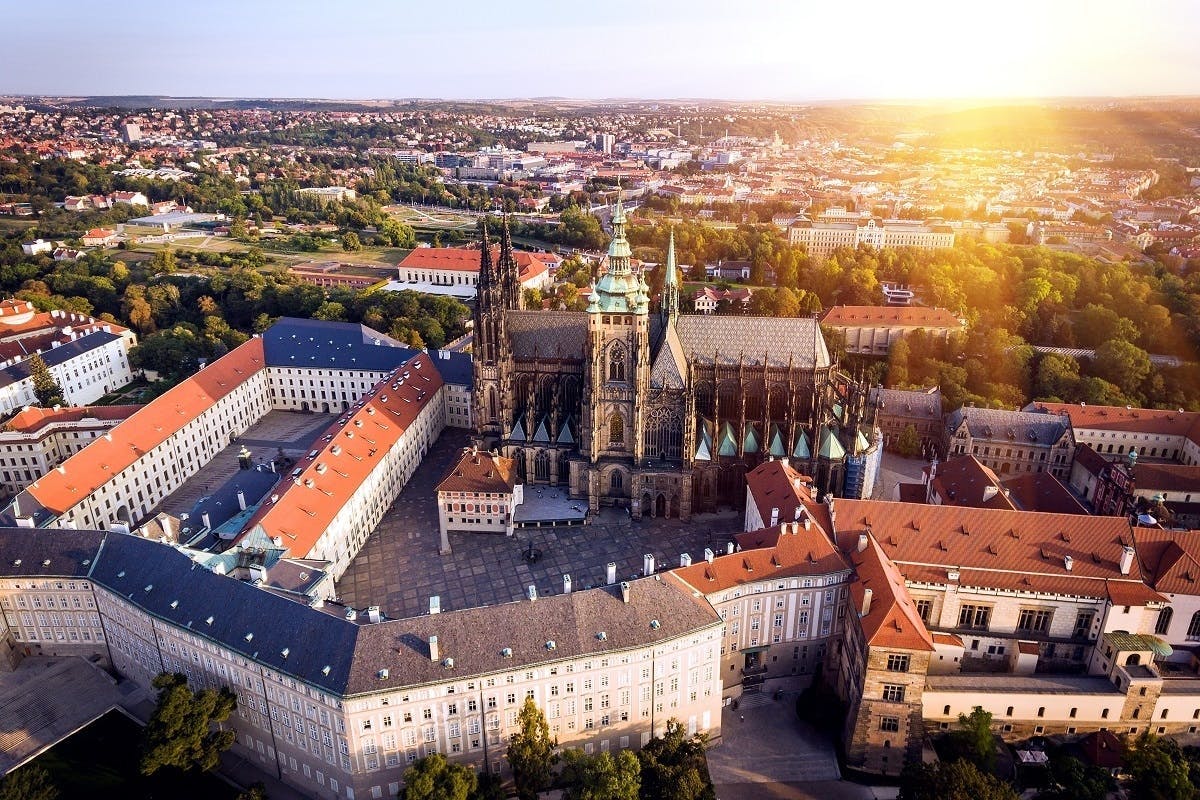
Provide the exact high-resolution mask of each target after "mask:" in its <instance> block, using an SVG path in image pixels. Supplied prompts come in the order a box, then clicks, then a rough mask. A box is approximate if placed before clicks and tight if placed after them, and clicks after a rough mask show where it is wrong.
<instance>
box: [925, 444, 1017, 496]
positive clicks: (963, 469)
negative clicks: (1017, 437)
mask: <svg viewBox="0 0 1200 800" xmlns="http://www.w3.org/2000/svg"><path fill="white" fill-rule="evenodd" d="M926 472H928V470H926ZM932 484H933V490H934V491H935V492H936V493H937V495H938V497H939V498H940V499H941V501H942V505H947V506H969V507H972V508H1008V509H1012V508H1016V506H1014V505H1013V504H1012V501H1011V500H1009V499H1008V496H1007V495H1005V493H1004V487H1003V486H1001V485H1000V478H998V477H997V476H996V473H995V472H993V471H992V470H991V469H989V468H988V467H985V466H984V465H983V464H982V463H980V461H979V459H977V458H975V456H973V455H970V454H967V455H965V456H956V457H955V458H951V459H948V460H947V461H945V462H944V463H942V464H939V465H938V467H937V472H936V474H935V475H934V477H933V481H932Z"/></svg>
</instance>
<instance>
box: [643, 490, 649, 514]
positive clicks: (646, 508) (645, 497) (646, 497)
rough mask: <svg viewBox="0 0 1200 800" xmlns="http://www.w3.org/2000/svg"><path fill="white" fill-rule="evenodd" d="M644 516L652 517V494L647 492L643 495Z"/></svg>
mask: <svg viewBox="0 0 1200 800" xmlns="http://www.w3.org/2000/svg"><path fill="white" fill-rule="evenodd" d="M642 516H643V517H648V516H650V493H649V492H646V493H645V494H643V495H642Z"/></svg>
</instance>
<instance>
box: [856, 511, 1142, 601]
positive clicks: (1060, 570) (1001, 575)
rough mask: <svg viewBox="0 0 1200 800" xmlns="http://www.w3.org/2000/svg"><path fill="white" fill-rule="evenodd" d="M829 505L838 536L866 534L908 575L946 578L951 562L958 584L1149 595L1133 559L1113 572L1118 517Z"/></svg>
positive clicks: (1118, 551)
mask: <svg viewBox="0 0 1200 800" xmlns="http://www.w3.org/2000/svg"><path fill="white" fill-rule="evenodd" d="M835 511H836V513H837V524H836V525H835V527H836V529H837V531H838V535H839V541H840V540H841V539H840V537H841V536H842V535H844V534H845V535H850V534H853V535H857V534H858V533H860V532H863V531H869V532H871V533H872V534H873V536H874V538H875V539H876V540H878V541H879V543H880V546H881V547H882V548H883V549H884V551H885V552H886V553H887V555H888V556H889V557H890V558H891V559H892V560H894V561H895V562H896V563H897V564H898V565H899V567H900V569H901V571H902V572H903V573H904V575H905V576H906V577H907V578H909V579H910V580H913V581H922V582H929V583H939V584H946V583H950V582H951V581H950V580H949V577H948V574H947V573H948V571H949V569H951V568H952V569H954V570H956V571H958V572H959V578H958V581H957V582H958V583H959V584H960V585H963V586H974V587H979V588H999V589H1021V588H1029V587H1033V588H1035V589H1037V590H1038V591H1045V592H1057V593H1063V594H1076V595H1081V596H1087V597H1108V596H1111V595H1112V594H1113V593H1114V592H1117V593H1122V592H1123V593H1124V594H1130V593H1134V594H1136V595H1137V596H1139V597H1140V598H1141V602H1150V601H1153V600H1154V599H1155V597H1156V595H1155V593H1154V592H1153V591H1151V590H1150V589H1149V588H1148V587H1146V586H1145V584H1144V583H1142V575H1141V570H1140V569H1139V567H1138V563H1137V559H1134V561H1133V564H1132V565H1131V567H1130V571H1129V574H1128V575H1122V574H1121V570H1120V558H1121V555H1122V552H1123V547H1124V546H1125V545H1132V544H1133V537H1132V535H1131V533H1130V529H1129V523H1128V522H1127V521H1126V520H1124V519H1122V518H1120V517H1086V516H1078V515H1074V514H1041V513H1037V512H1030V511H1010V510H1006V509H990V508H963V507H959V506H928V505H916V504H912V503H893V502H884V501H879V500H838V501H837V504H836V507H835ZM1068 556H1069V557H1070V558H1071V568H1070V569H1068V568H1067V562H1066V558H1067V557H1068ZM940 565H953V566H952V567H948V566H940ZM1126 605H1128V603H1126Z"/></svg>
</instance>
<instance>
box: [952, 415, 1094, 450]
mask: <svg viewBox="0 0 1200 800" xmlns="http://www.w3.org/2000/svg"><path fill="white" fill-rule="evenodd" d="M964 422H965V423H966V425H967V430H968V431H969V432H970V434H971V437H972V438H976V439H989V440H993V441H1006V442H1025V443H1027V444H1043V445H1047V444H1053V443H1054V442H1057V441H1058V440H1059V439H1060V438H1062V435H1063V433H1064V432H1066V431H1067V430H1068V429H1069V428H1070V427H1071V421H1070V419H1068V418H1067V417H1066V416H1060V415H1057V414H1037V413H1033V412H1029V411H1005V410H1004V409H1001V408H974V407H970V406H964V407H963V408H960V409H958V410H957V411H955V412H954V413H952V414H951V415H950V419H949V420H948V421H947V423H946V427H947V428H948V429H949V430H950V432H951V433H953V432H954V431H957V430H958V428H959V426H960V425H962V424H963V423H964Z"/></svg>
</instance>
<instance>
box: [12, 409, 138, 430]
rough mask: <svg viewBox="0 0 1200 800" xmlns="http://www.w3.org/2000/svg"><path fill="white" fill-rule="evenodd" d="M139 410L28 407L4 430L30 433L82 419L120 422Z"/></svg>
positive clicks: (14, 417)
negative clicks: (58, 423)
mask: <svg viewBox="0 0 1200 800" xmlns="http://www.w3.org/2000/svg"><path fill="white" fill-rule="evenodd" d="M139 409H141V406H72V407H69V408H60V409H57V410H55V409H53V408H36V407H33V406H30V407H29V408H26V409H24V410H22V411H20V412H18V413H17V414H16V415H15V416H13V418H12V419H10V420H9V421H8V422H7V423H5V425H4V429H5V430H8V431H21V432H22V433H32V432H33V431H36V430H39V429H41V428H44V427H46V426H47V425H50V424H51V423H54V422H79V421H80V420H84V419H98V420H115V419H116V420H121V419H127V418H129V417H131V416H133V414H134V412H136V411H138V410H139Z"/></svg>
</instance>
